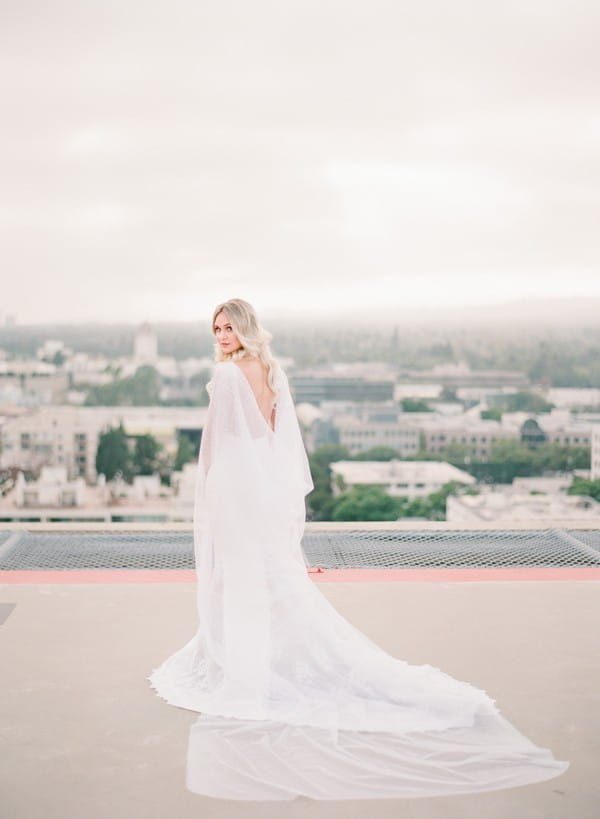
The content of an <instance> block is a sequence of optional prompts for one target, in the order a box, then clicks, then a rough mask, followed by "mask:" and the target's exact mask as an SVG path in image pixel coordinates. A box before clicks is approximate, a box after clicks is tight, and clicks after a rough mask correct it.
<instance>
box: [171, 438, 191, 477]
mask: <svg viewBox="0 0 600 819" xmlns="http://www.w3.org/2000/svg"><path fill="white" fill-rule="evenodd" d="M195 456H196V450H195V448H194V445H193V444H192V442H191V441H190V439H189V438H188V436H187V435H181V434H180V435H179V437H178V443H177V455H175V464H174V469H176V470H180V469H182V468H183V466H184V464H187V463H188V462H189V461H191V460H192V459H193V458H194V457H195Z"/></svg>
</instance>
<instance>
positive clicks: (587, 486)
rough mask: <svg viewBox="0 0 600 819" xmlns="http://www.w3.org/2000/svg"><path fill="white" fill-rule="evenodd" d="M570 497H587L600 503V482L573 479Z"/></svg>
mask: <svg viewBox="0 0 600 819" xmlns="http://www.w3.org/2000/svg"><path fill="white" fill-rule="evenodd" d="M568 491H569V495H587V496H589V497H590V498H593V499H594V500H597V501H599V502H600V480H594V481H590V480H586V479H585V478H573V483H572V484H571V486H570V487H569V490H568Z"/></svg>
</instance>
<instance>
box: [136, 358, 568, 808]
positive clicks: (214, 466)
mask: <svg viewBox="0 0 600 819" xmlns="http://www.w3.org/2000/svg"><path fill="white" fill-rule="evenodd" d="M275 384H276V388H277V410H276V417H275V428H274V429H272V428H271V426H270V425H269V423H268V422H267V421H266V420H265V418H264V416H263V415H262V413H261V412H260V410H259V407H258V404H257V402H256V398H255V396H254V393H253V391H252V388H251V387H250V384H249V382H248V381H247V379H246V376H245V375H244V373H243V371H242V370H241V369H240V367H239V366H238V365H237V364H236V363H235V362H233V361H226V362H221V363H218V364H217V365H216V367H215V373H214V376H213V379H212V381H211V382H210V383H209V385H208V389H209V393H210V396H211V400H210V405H209V410H208V415H207V421H206V425H205V428H204V430H203V434H202V441H201V447H200V454H199V459H198V463H199V470H198V479H197V487H196V498H195V509H194V549H195V560H196V571H197V603H198V618H199V625H198V629H197V631H196V634H195V635H194V636H193V637H192V639H191V640H190V641H189V642H188V643H186V645H184V646H183V647H182V648H181V649H180V650H179V651H177V652H176V653H175V654H173V655H172V656H171V657H169V658H167V659H166V660H165V661H164V662H163V664H162V665H161V666H160V667H158V668H156V669H154V671H153V672H152V674H151V675H150V677H149V678H148V679H149V680H150V682H151V685H152V686H153V688H154V689H155V690H156V691H157V693H158V694H159V695H160V696H161V697H163V698H164V699H165V700H166V701H167V702H169V703H170V704H172V705H176V706H179V707H182V708H187V709H190V710H192V711H197V712H200V713H202V714H203V715H205V716H204V717H203V718H201V719H200V722H199V723H198V725H197V726H195V727H194V730H193V732H192V735H191V738H190V756H189V760H188V762H189V763H190V764H191V766H192V767H193V768H194V770H197V768H198V766H197V765H196V766H194V765H193V759H194V758H197V753H196V757H194V755H193V753H192V747H193V748H195V749H196V751H197V749H198V748H200V749H201V750H200V754H201V758H202V759H203V760H204V763H206V764H203V765H201V766H200V768H201V769H202V770H204V771H206V772H208V771H209V770H211V765H212V768H213V769H212V773H211V775H210V777H208V774H207V775H206V776H204V777H202V776H201V777H200V780H198V777H197V776H196V778H195V779H194V782H195V783H196V785H195V787H194V788H192V789H195V790H200V791H201V792H204V793H207V792H211V791H210V788H213V789H214V788H215V787H217V786H215V785H214V783H215V782H216V781H223V782H227V783H228V786H227V787H230V791H227V787H226V786H225V785H223V787H222V788H221V793H216V794H215V793H213V794H212V795H224V796H228V798H248V799H252V798H264V799H268V798H292V797H293V796H294V795H297V794H300V793H305V794H307V795H314V796H316V797H318V798H343V797H342V796H333V795H331V794H334V793H338V792H343V791H344V787H346V788H347V787H348V786H349V784H350V782H351V783H352V788H350V790H347V793H348V794H349V795H350V794H352V795H353V796H354V797H355V798H360V797H361V796H369V797H373V796H376V795H378V794H379V795H381V796H391V795H412V796H414V795H431V794H434V793H452V792H464V791H465V790H485V789H489V788H498V787H509V786H511V785H515V784H523V783H524V782H530V781H537V780H539V779H546V778H550V777H551V776H555V775H557V774H558V773H561V772H562V771H563V770H565V768H566V767H567V765H566V763H560V762H556V761H555V760H554V759H553V757H552V755H551V754H550V752H549V751H546V750H544V749H540V748H537V747H536V746H535V745H533V744H532V743H530V742H529V740H527V739H526V738H525V737H523V736H522V735H521V734H519V733H518V732H517V731H516V729H514V728H513V727H512V726H511V725H510V724H509V723H507V722H506V720H504V719H503V718H502V717H501V716H500V713H499V711H498V708H497V707H496V704H495V702H494V701H493V700H492V699H491V698H490V697H489V696H488V695H487V694H486V692H485V691H482V690H480V689H478V688H476V687H474V686H472V685H470V684H468V683H465V682H461V681H458V680H456V679H454V678H452V677H450V676H449V675H448V674H446V673H444V672H443V671H441V670H439V669H437V668H434V667H433V666H430V665H422V666H413V665H409V664H408V663H406V662H405V661H403V660H401V659H398V658H395V657H392V656H391V655H389V654H387V653H386V652H385V651H384V650H383V649H381V648H380V647H379V646H378V645H377V644H375V643H374V642H372V641H371V640H370V639H369V638H368V637H367V636H366V635H365V634H363V633H362V632H361V631H360V630H359V629H357V628H356V627H354V626H353V625H352V624H351V623H350V622H348V621H347V620H346V619H344V618H343V617H342V616H341V615H340V614H339V613H338V612H337V610H336V609H335V608H334V607H333V606H332V605H331V604H330V603H329V602H328V600H327V599H326V598H325V597H324V596H323V594H322V593H321V592H320V591H319V590H318V589H317V588H316V587H315V585H314V584H313V582H312V581H311V580H310V578H309V577H308V575H307V572H306V563H305V560H304V557H303V552H302V548H301V538H302V534H303V530H304V523H305V496H306V494H307V493H308V492H310V491H311V489H312V488H313V482H312V479H311V474H310V469H309V464H308V459H307V456H306V451H305V448H304V444H303V441H302V437H301V433H300V428H299V425H298V420H297V417H296V413H295V409H294V404H293V401H292V396H291V393H290V389H289V384H288V381H287V377H286V375H285V372H284V371H283V369H282V368H281V367H280V366H279V365H276V371H275ZM256 721H262V722H260V723H258V722H256ZM291 726H297V728H296V729H294V730H292V729H291ZM331 731H333V734H330V733H328V732H331ZM357 732H361V733H357ZM326 736H327V737H330V738H331V737H334V742H333V745H332V747H331V748H327V749H325V745H324V743H323V738H324V737H326ZM192 737H193V739H194V742H193V744H192ZM282 738H283V739H282ZM285 738H287V740H288V743H289V742H291V743H292V745H291V746H290V745H289V744H288V745H287V746H286V742H285V741H284V739H285ZM344 738H345V739H344ZM244 743H246V746H247V747H250V748H252V749H253V758H252V760H251V761H250V760H249V761H248V764H249V765H250V766H251V768H252V769H253V770H254V774H252V775H251V776H249V775H248V771H245V772H243V773H242V775H241V779H239V781H236V784H235V785H232V782H233V780H234V779H235V778H236V776H238V778H239V775H240V759H239V750H240V748H242V747H244ZM384 746H385V748H386V749H387V750H386V752H385V753H386V754H387V757H386V762H387V763H390V764H391V767H388V768H382V767H381V766H379V767H377V766H375V767H374V766H373V764H372V759H373V754H377V753H380V754H383V748H384ZM299 748H300V749H302V748H304V754H305V757H306V760H307V761H308V760H310V759H313V760H314V759H316V758H318V754H317V749H318V750H319V752H320V753H321V754H324V757H323V758H324V759H326V760H327V765H328V766H329V779H327V775H326V772H325V771H324V770H321V773H320V774H319V776H320V779H319V781H318V783H317V785H316V786H315V782H314V781H313V783H312V791H311V789H310V788H308V786H307V783H306V777H305V776H302V775H301V776H300V777H299V778H298V777H297V778H296V780H295V783H294V780H293V777H292V780H290V771H289V766H287V767H286V777H287V778H286V780H285V784H281V783H277V782H276V781H275V780H276V778H277V774H276V770H277V765H275V762H274V759H275V758H277V759H279V760H280V762H282V761H283V760H284V758H285V756H286V754H288V753H290V752H292V751H293V752H294V753H295V754H296V756H298V755H299V756H300V757H302V751H301V750H299ZM349 748H353V749H354V751H355V753H356V754H358V757H357V758H352V759H351V756H349ZM202 754H204V755H203V756H202ZM315 754H317V756H315ZM209 758H210V759H211V760H212V762H211V765H208V763H207V760H208V759H209ZM440 759H441V767H440V761H439V760H440ZM219 760H220V761H219ZM361 760H362V762H363V763H364V765H363V767H362V768H361ZM407 760H409V762H410V764H408V762H407ZM436 760H437V761H436ZM261 762H262V765H263V767H265V769H266V771H267V773H266V776H267V779H268V781H269V782H270V785H269V787H268V788H267V789H266V790H265V789H264V788H263V790H262V791H261V789H260V788H259V787H257V774H256V771H257V770H258V769H260V767H261ZM394 764H395V765H396V766H399V769H398V767H396V768H394ZM215 765H217V766H219V770H220V772H221V775H220V776H219V775H217V773H216V772H215V770H214V766H215ZM348 765H350V767H349V768H348ZM407 765H408V767H407ZM465 765H466V766H467V769H468V776H467V779H466V780H465ZM242 767H243V766H242ZM322 767H323V766H321V768H322ZM359 769H360V770H361V775H360V777H359V780H358V781H359V783H362V790H361V785H360V784H358V785H357V779H356V774H357V771H358V770H359ZM344 770H346V773H347V775H348V777H349V781H348V783H346V786H342V785H340V782H341V781H343V777H344ZM224 771H225V772H226V773H225V774H223V772H224ZM332 771H335V773H334V774H332ZM236 772H237V773H236ZM296 772H297V771H296ZM313 773H316V771H314V770H313ZM332 776H333V779H332V778H331V777H332ZM273 777H275V780H274V779H273ZM373 777H375V778H374V779H373ZM386 777H387V778H386ZM415 777H416V779H417V780H420V784H419V785H418V786H417V785H415ZM259 778H260V777H259ZM208 779H210V782H211V783H213V784H212V785H211V784H210V783H209V782H208ZM199 781H200V782H201V783H204V784H198V782H199ZM250 781H251V782H250ZM386 781H387V784H388V786H389V787H386V785H385V782H386ZM401 781H402V782H403V783H405V787H404V790H403V789H402V788H400V786H399V783H400V782H401ZM406 782H408V783H409V785H410V787H408V788H406ZM411 783H412V784H411ZM411 788H412V789H411ZM328 793H329V794H330V795H329V796H327V794H328ZM257 794H262V795H261V796H258V795H257ZM273 794H278V795H275V796H274V795H273ZM281 794H283V795H281Z"/></svg>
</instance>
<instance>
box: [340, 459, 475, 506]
mask: <svg viewBox="0 0 600 819" xmlns="http://www.w3.org/2000/svg"><path fill="white" fill-rule="evenodd" d="M330 468H331V485H332V490H333V494H334V495H339V494H341V493H342V492H345V491H347V490H349V489H351V488H352V487H353V486H358V485H367V486H379V487H380V488H381V489H383V490H384V491H385V492H387V493H388V494H389V495H396V496H402V497H406V498H409V499H411V500H412V499H413V498H422V497H426V496H427V495H431V494H432V493H433V492H437V491H438V490H439V489H441V488H442V486H444V484H446V483H450V482H451V481H457V482H458V483H464V484H474V483H475V478H474V477H473V476H472V475H469V473H468V472H465V471H463V470H462V469H457V468H456V467H455V466H452V465H451V464H448V463H445V462H443V461H396V460H394V461H335V462H334V463H332V464H331V465H330Z"/></svg>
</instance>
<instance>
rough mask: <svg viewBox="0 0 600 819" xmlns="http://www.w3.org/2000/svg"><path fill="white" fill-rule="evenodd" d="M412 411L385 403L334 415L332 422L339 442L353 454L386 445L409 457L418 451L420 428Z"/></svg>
mask: <svg viewBox="0 0 600 819" xmlns="http://www.w3.org/2000/svg"><path fill="white" fill-rule="evenodd" d="M411 415H412V413H403V412H402V410H400V409H398V408H397V407H393V406H389V407H386V406H383V405H382V406H380V407H378V408H374V407H369V408H368V409H364V410H361V409H360V408H359V409H358V411H357V412H355V413H353V414H344V415H337V416H334V418H333V419H332V424H333V427H334V429H335V430H336V431H337V440H338V443H340V444H341V445H342V446H345V447H346V448H347V449H348V451H349V452H350V453H351V454H352V455H355V454H357V453H359V452H366V451H367V450H369V449H373V448H374V447H386V448H391V449H394V450H396V452H398V453H399V455H401V456H403V457H410V456H411V455H416V453H417V452H418V451H419V429H418V427H417V426H415V424H414V423H413V421H412V418H411V417H410V416H411ZM407 416H408V420H407Z"/></svg>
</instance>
